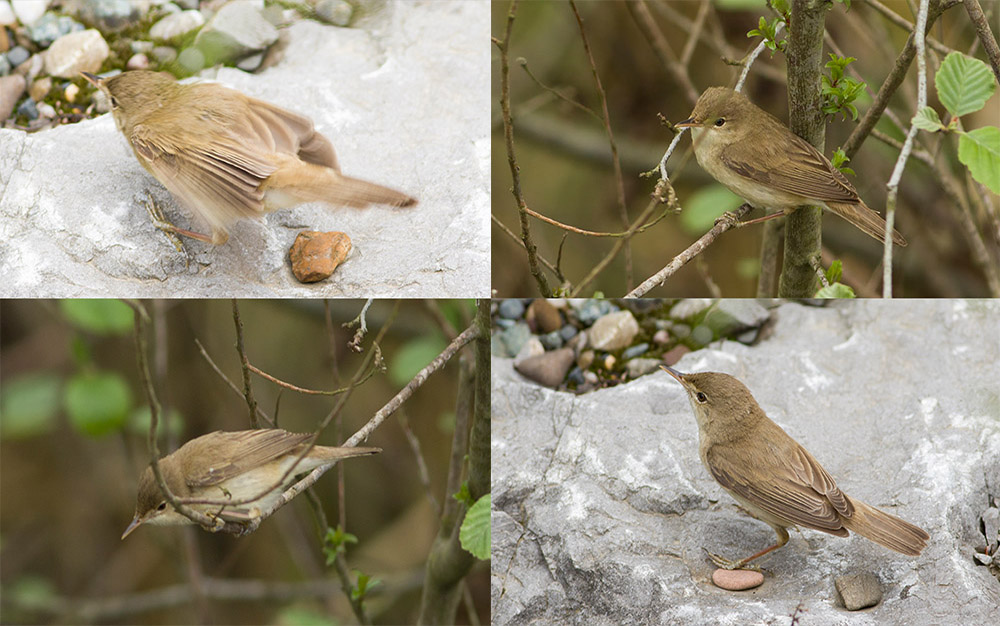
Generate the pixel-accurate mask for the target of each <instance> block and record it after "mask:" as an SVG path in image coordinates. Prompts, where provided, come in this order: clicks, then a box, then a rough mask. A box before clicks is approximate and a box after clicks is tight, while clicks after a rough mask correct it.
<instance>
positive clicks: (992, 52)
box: [965, 0, 1000, 83]
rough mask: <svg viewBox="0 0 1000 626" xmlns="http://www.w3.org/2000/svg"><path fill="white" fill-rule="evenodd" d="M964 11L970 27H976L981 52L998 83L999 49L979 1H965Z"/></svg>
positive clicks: (999, 68)
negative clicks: (969, 21)
mask: <svg viewBox="0 0 1000 626" xmlns="http://www.w3.org/2000/svg"><path fill="white" fill-rule="evenodd" d="M965 10H966V12H967V13H968V14H969V19H970V20H972V25H973V26H975V27H976V34H977V35H979V41H980V42H981V43H982V44H983V50H985V51H986V57H987V58H988V59H989V60H990V66H991V67H992V68H993V76H994V77H996V79H997V82H998V83H1000V47H997V40H996V38H995V37H994V36H993V32H992V31H991V30H990V23H989V21H987V19H986V15H985V14H983V7H982V6H980V5H979V0H965Z"/></svg>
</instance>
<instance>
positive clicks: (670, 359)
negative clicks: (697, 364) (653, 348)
mask: <svg viewBox="0 0 1000 626" xmlns="http://www.w3.org/2000/svg"><path fill="white" fill-rule="evenodd" d="M688 352H691V348H689V347H687V346H685V345H684V344H677V345H676V346H674V347H673V348H671V349H670V350H668V351H666V352H664V353H663V357H662V359H663V362H664V363H666V364H667V365H670V366H673V364H674V363H676V362H677V361H680V360H681V357H682V356H684V355H685V354H687V353H688Z"/></svg>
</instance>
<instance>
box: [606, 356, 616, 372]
mask: <svg viewBox="0 0 1000 626" xmlns="http://www.w3.org/2000/svg"><path fill="white" fill-rule="evenodd" d="M617 362H618V359H616V358H615V355H613V354H609V355H607V356H605V357H604V369H605V370H608V371H611V370H613V369H614V367H615V364H616V363H617Z"/></svg>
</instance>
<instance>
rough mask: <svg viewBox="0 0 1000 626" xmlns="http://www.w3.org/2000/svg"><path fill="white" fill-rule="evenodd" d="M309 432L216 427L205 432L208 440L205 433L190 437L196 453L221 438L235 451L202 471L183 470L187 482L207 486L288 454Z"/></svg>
mask: <svg viewBox="0 0 1000 626" xmlns="http://www.w3.org/2000/svg"><path fill="white" fill-rule="evenodd" d="M311 436H312V435H310V434H309V433H290V432H288V431H285V430H281V429H277V428H266V429H260V430H241V431H235V432H225V431H216V432H214V433H211V434H210V435H206V436H205V437H209V439H207V440H206V439H204V437H202V438H199V439H195V440H193V441H192V442H191V444H195V445H197V446H199V448H200V449H196V450H194V451H193V452H194V453H195V454H198V453H199V452H200V451H204V450H205V449H206V448H209V447H211V446H213V445H217V444H218V443H220V442H226V443H229V444H233V445H235V446H236V447H235V448H231V449H233V450H234V451H235V454H234V455H232V456H230V457H229V458H224V459H219V463H218V465H216V466H213V467H210V468H206V469H202V470H201V471H195V472H186V473H185V475H186V476H187V483H188V485H190V486H191V487H192V488H193V487H207V486H209V485H215V484H218V483H220V482H222V481H225V480H229V479H230V478H232V477H234V476H239V475H240V474H242V473H244V472H246V471H248V470H250V469H252V468H254V467H257V466H258V465H261V464H263V463H267V462H268V461H271V460H273V459H275V458H277V457H279V456H281V455H283V454H288V453H289V452H291V451H293V450H295V448H297V447H298V446H300V445H302V444H303V443H305V442H306V441H308V440H309V438H310V437H311ZM191 444H188V445H191Z"/></svg>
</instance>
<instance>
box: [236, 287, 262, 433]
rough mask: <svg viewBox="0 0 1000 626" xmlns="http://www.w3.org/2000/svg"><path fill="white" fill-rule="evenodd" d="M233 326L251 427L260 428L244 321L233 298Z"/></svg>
mask: <svg viewBox="0 0 1000 626" xmlns="http://www.w3.org/2000/svg"><path fill="white" fill-rule="evenodd" d="M233 324H234V325H235V326H236V351H237V352H238V353H239V355H240V366H241V368H242V371H243V397H244V398H246V401H247V407H248V408H249V410H250V427H251V428H260V422H258V421H257V400H256V398H254V397H253V385H251V384H250V368H249V365H250V361H249V360H248V359H247V352H246V350H245V349H244V347H243V320H241V319H240V307H239V305H238V304H236V298H233Z"/></svg>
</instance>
